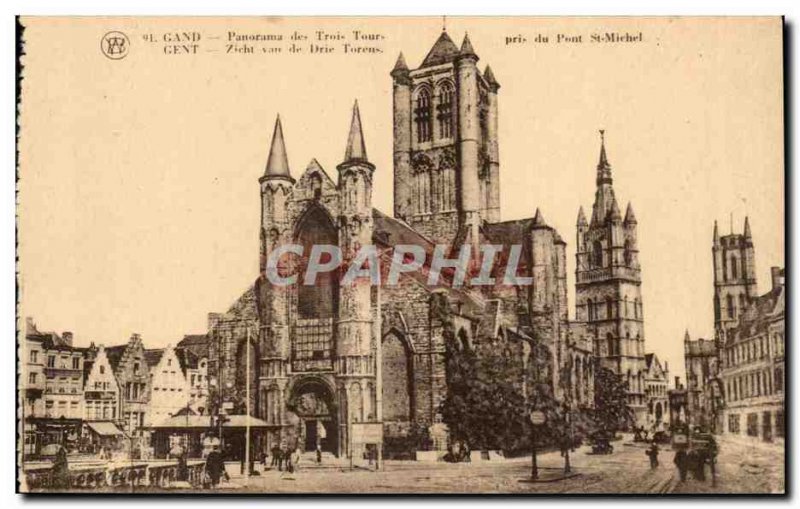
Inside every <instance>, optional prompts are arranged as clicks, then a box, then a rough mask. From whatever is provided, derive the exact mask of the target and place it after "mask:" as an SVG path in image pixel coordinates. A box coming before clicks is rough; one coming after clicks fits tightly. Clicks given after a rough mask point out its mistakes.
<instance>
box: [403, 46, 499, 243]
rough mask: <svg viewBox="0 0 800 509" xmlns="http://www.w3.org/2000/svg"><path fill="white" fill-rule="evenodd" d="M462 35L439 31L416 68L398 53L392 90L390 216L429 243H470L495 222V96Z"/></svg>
mask: <svg viewBox="0 0 800 509" xmlns="http://www.w3.org/2000/svg"><path fill="white" fill-rule="evenodd" d="M478 60H479V58H478V55H477V54H476V53H475V50H474V49H473V47H472V43H471V42H470V40H469V37H468V36H465V37H464V41H463V43H462V45H461V48H460V49H459V48H458V47H457V46H456V45H455V43H454V42H453V41H452V39H450V36H449V35H447V32H444V31H443V32H442V34H441V35H440V36H439V39H438V40H437V41H436V43H435V44H434V45H433V47H432V48H431V50H430V51H429V52H428V55H427V56H426V57H425V59H424V60H423V62H422V65H420V67H418V68H417V69H414V70H410V69H409V68H408V66H407V64H406V61H405V58H404V57H403V54H402V53H401V54H400V56H399V57H398V59H397V63H396V64H395V67H394V69H393V70H392V72H391V75H392V79H393V84H394V88H393V90H394V93H393V97H394V215H395V217H397V218H399V219H403V220H405V221H406V222H407V223H409V224H410V225H411V226H412V227H414V228H415V229H417V230H418V231H420V232H421V233H423V234H424V235H426V236H427V237H429V238H430V239H431V240H433V241H434V242H441V243H446V242H452V241H453V240H454V239H455V238H456V237H457V236H459V237H460V236H465V240H466V237H467V236H468V237H471V238H472V239H477V234H478V228H479V227H480V225H481V223H482V222H483V221H488V222H497V221H498V220H499V218H500V182H499V180H500V175H499V173H500V160H499V150H498V143H497V92H498V90H499V89H500V85H499V83H498V82H497V80H496V79H495V77H494V74H493V72H492V70H491V68H489V67H488V66H487V67H486V70H485V71H484V72H483V73H481V72H480V71H479V70H478V67H477V62H478Z"/></svg>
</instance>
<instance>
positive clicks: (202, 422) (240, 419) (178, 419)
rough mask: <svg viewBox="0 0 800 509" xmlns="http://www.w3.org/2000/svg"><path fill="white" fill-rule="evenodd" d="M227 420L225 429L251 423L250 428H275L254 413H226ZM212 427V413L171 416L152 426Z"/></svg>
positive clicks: (161, 427) (160, 427)
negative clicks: (253, 414)
mask: <svg viewBox="0 0 800 509" xmlns="http://www.w3.org/2000/svg"><path fill="white" fill-rule="evenodd" d="M225 418H226V420H225V421H224V422H223V424H222V427H223V428H225V429H230V428H238V429H243V428H246V427H247V425H248V421H249V425H250V428H274V427H275V426H272V425H270V424H267V422H266V421H263V420H261V419H259V418H258V417H253V416H252V415H250V416H247V415H226V416H225ZM210 427H211V416H210V415H177V416H174V417H170V418H169V419H166V420H164V421H161V422H159V423H158V424H154V425H152V426H150V428H152V429H164V428H170V429H191V428H194V429H208V428H210Z"/></svg>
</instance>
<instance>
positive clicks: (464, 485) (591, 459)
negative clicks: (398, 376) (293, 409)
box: [220, 437, 784, 494]
mask: <svg viewBox="0 0 800 509" xmlns="http://www.w3.org/2000/svg"><path fill="white" fill-rule="evenodd" d="M778 449H779V447H778V446H776V445H769V444H755V445H748V444H747V443H746V442H743V441H729V440H726V439H725V438H723V439H722V440H721V441H720V456H719V461H720V465H721V466H720V468H719V470H718V474H717V482H716V485H715V486H712V481H711V476H710V475H709V476H708V478H707V480H706V481H705V482H700V481H696V480H693V479H691V478H690V479H688V480H687V481H685V482H683V483H682V482H680V481H679V479H678V474H677V470H676V468H675V466H674V465H673V463H672V460H673V452H672V451H671V449H670V448H669V446H666V447H665V448H664V450H663V451H662V453H661V454H660V458H659V461H660V466H659V467H658V468H656V469H654V470H651V469H650V468H649V464H648V459H647V456H646V455H645V448H644V447H643V446H639V445H632V444H631V443H630V437H626V439H625V440H623V441H620V442H616V443H615V452H614V453H613V454H611V455H592V454H587V451H590V449H589V447H581V448H580V449H579V450H577V451H575V452H574V453H573V454H572V455H571V463H572V466H573V469H574V471H575V472H577V473H578V474H579V475H577V476H575V477H572V478H569V479H562V480H556V481H553V482H540V483H533V484H532V483H528V482H520V481H524V480H527V479H529V477H530V457H527V458H516V459H510V460H501V461H492V462H484V463H472V464H448V463H430V464H425V463H416V462H397V461H389V462H387V463H386V468H385V469H384V470H383V471H381V472H372V471H366V470H363V469H356V470H352V471H351V470H349V468H345V467H339V466H334V465H323V466H321V467H319V466H316V465H313V466H309V465H303V464H301V468H300V470H299V472H297V473H296V474H294V475H292V476H289V475H287V474H284V473H280V472H275V471H268V472H264V473H263V474H262V475H260V476H255V477H251V478H250V480H249V483H248V486H246V487H245V486H241V485H242V484H243V482H244V479H242V478H241V477H238V476H234V477H233V479H232V483H233V484H234V485H240V487H238V488H233V489H232V490H231V491H233V492H237V493H241V492H259V493H356V494H358V493H443V492H446V493H519V494H523V493H608V494H614V493H627V494H636V493H643V494H644V493H715V492H716V493H780V492H782V491H783V489H784V484H783V465H782V464H780V463H776V462H775V461H774V458H776V457H781V458H782V457H783V456H782V453H778V454H776V452H777V451H778ZM539 466H540V469H541V472H542V476H543V477H551V476H552V474H553V473H554V472H556V471H560V469H561V468H562V467H563V458H561V456H560V455H559V454H558V453H556V452H549V453H546V454H542V455H540V456H539ZM220 491H224V492H227V491H228V489H221V490H220Z"/></svg>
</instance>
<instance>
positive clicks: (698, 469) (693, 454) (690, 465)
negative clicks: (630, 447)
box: [645, 441, 716, 481]
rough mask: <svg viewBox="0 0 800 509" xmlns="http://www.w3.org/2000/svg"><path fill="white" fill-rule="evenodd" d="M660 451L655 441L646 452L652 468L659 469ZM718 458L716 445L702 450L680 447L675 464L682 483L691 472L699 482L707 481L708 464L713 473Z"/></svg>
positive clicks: (674, 460)
mask: <svg viewBox="0 0 800 509" xmlns="http://www.w3.org/2000/svg"><path fill="white" fill-rule="evenodd" d="M659 452H660V449H659V448H658V444H656V442H655V441H653V442H652V443H651V444H650V447H649V448H648V449H647V451H645V454H646V455H647V457H648V458H649V459H650V468H651V469H654V468H657V467H658V465H659V463H658V453H659ZM715 456H716V443H713V442H712V443H711V444H709V446H707V447H702V448H688V447H680V448H679V449H677V450H676V451H675V457H674V458H673V463H675V466H676V467H677V468H678V473H679V474H680V478H681V481H685V480H686V478H687V476H688V474H689V473H690V472H691V474H692V477H693V478H694V479H697V480H698V481H705V480H706V472H705V468H706V464H708V465H710V466H711V469H712V473H713V468H714V460H715Z"/></svg>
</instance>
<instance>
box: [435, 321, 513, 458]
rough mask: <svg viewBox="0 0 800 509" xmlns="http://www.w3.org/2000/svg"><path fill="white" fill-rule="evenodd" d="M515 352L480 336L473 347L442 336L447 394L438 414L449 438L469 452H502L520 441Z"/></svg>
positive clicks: (501, 340) (509, 346) (507, 345)
mask: <svg viewBox="0 0 800 509" xmlns="http://www.w3.org/2000/svg"><path fill="white" fill-rule="evenodd" d="M515 354H516V352H514V349H513V347H512V345H510V344H509V343H508V342H507V341H506V340H505V339H502V338H499V339H495V338H492V339H489V338H481V339H480V340H479V341H478V342H477V343H476V346H475V347H474V348H470V347H469V346H465V345H463V344H461V343H460V342H459V341H458V340H456V339H455V337H453V336H452V335H450V336H449V337H447V338H446V350H445V376H446V380H447V395H446V397H445V399H444V401H443V402H442V404H441V408H440V411H441V413H442V421H443V422H444V423H445V424H447V427H448V429H449V431H450V436H451V438H453V439H454V440H458V441H463V442H466V443H467V444H469V445H470V447H471V448H472V449H484V450H487V449H491V450H495V449H500V450H504V451H508V450H515V449H518V448H519V447H520V445H521V441H525V440H526V436H527V433H526V429H527V412H526V406H525V398H524V397H523V395H522V391H521V390H520V384H521V381H522V369H521V362H519V359H518V358H517V355H515Z"/></svg>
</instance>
